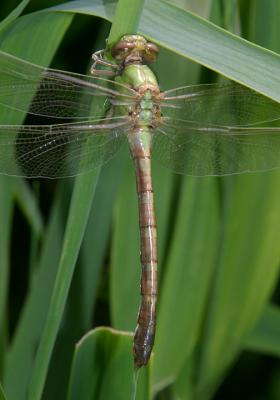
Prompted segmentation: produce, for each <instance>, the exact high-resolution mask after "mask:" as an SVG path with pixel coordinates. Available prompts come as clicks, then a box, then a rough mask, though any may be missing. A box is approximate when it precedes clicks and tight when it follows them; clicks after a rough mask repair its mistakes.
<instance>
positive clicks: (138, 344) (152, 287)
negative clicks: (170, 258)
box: [129, 128, 157, 367]
mask: <svg viewBox="0 0 280 400" xmlns="http://www.w3.org/2000/svg"><path fill="white" fill-rule="evenodd" d="M129 144H130V150H131V153H132V157H133V160H134V165H135V173H136V180H137V192H138V203H139V226H140V243H141V245H140V246H141V253H140V259H141V266H142V275H141V295H142V301H141V305H140V309H139V314H138V324H137V327H136V331H135V335H134V347H133V351H134V363H135V365H136V366H137V367H141V366H143V365H146V364H147V362H148V361H149V358H150V355H151V351H152V348H153V344H154V337H155V329H156V302H157V228H156V219H155V211H154V192H153V186H152V176H151V132H150V129H149V128H142V129H138V130H137V131H136V132H133V133H132V134H131V135H130V136H129Z"/></svg>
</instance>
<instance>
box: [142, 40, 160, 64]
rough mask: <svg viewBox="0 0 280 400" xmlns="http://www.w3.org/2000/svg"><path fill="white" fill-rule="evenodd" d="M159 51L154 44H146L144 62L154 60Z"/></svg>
mask: <svg viewBox="0 0 280 400" xmlns="http://www.w3.org/2000/svg"><path fill="white" fill-rule="evenodd" d="M158 52H159V49H158V47H157V46H156V45H155V44H154V43H150V42H149V43H147V45H146V52H145V60H146V61H148V62H153V61H155V60H156V57H157V55H158Z"/></svg>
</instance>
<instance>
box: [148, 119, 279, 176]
mask: <svg viewBox="0 0 280 400" xmlns="http://www.w3.org/2000/svg"><path fill="white" fill-rule="evenodd" d="M153 155H154V157H155V158H156V159H158V160H159V161H160V162H161V163H162V164H163V165H165V166H166V167H168V168H169V169H171V170H173V171H174V172H177V173H180V174H184V175H191V176H211V175H213V176H219V175H232V174H239V173H244V172H257V171H268V170H273V169H276V168H280V128H240V127H222V126H221V127H213V126H209V125H208V126H207V125H200V126H199V125H195V124H193V125H187V123H185V124H182V125H177V126H175V125H174V126H168V125H164V124H163V125H162V126H161V127H160V128H158V129H157V131H156V132H155V134H154V137H153Z"/></svg>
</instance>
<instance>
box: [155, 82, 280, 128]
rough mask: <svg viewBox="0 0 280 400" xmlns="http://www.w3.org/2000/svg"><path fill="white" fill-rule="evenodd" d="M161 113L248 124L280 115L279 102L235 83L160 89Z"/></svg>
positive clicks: (192, 118) (207, 120)
mask: <svg viewBox="0 0 280 400" xmlns="http://www.w3.org/2000/svg"><path fill="white" fill-rule="evenodd" d="M163 96H164V100H163V101H162V103H161V106H162V112H163V115H164V116H167V117H170V118H173V119H183V120H187V121H190V122H198V123H203V124H212V125H229V126H240V125H243V126H249V125H255V124H259V123H261V122H267V121H273V120H276V119H279V118H280V104H279V103H277V102H274V101H272V100H270V99H268V98H266V97H264V96H262V95H260V94H258V93H256V92H254V91H252V90H250V89H248V88H246V87H244V86H241V85H239V84H237V83H234V82H232V83H229V84H210V85H197V86H187V87H182V88H178V89H174V90H169V91H166V92H164V93H163Z"/></svg>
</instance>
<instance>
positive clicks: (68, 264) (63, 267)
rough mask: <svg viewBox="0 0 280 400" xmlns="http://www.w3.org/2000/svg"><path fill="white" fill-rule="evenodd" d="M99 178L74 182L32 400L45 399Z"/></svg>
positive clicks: (91, 175)
mask: <svg viewBox="0 0 280 400" xmlns="http://www.w3.org/2000/svg"><path fill="white" fill-rule="evenodd" d="M98 175H99V170H94V171H93V172H89V173H87V174H85V175H79V176H78V177H77V178H76V180H75V184H74V189H73V194H72V199H71V204H70V210H69V214H68V220H67V225H66V230H65V234H64V240H63V248H62V252H61V257H60V262H59V266H58V271H57V276H56V280H55V284H54V288H53V293H52V297H51V301H50V305H49V310H48V314H47V318H46V323H45V327H44V331H43V335H42V338H41V341H40V345H39V348H38V352H37V355H36V359H35V364H34V370H33V375H32V378H31V384H30V392H29V395H30V396H31V398H32V399H40V398H41V395H42V391H43V387H44V382H45V379H46V375H47V370H48V365H49V361H50V358H51V353H52V350H53V346H54V343H55V339H56V335H57V332H58V329H59V325H60V322H61V318H62V315H63V311H64V306H65V303H66V299H67V295H68V291H69V288H70V284H71V280H72V276H73V272H74V268H75V264H76V261H77V258H78V253H79V250H80V246H81V242H82V238H83V235H84V231H85V228H86V224H87V219H88V215H89V212H90V207H91V203H92V199H93V196H94V192H95V187H96V183H97V178H98Z"/></svg>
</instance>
